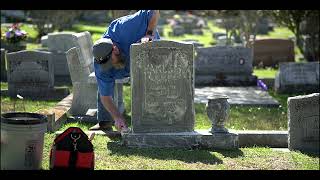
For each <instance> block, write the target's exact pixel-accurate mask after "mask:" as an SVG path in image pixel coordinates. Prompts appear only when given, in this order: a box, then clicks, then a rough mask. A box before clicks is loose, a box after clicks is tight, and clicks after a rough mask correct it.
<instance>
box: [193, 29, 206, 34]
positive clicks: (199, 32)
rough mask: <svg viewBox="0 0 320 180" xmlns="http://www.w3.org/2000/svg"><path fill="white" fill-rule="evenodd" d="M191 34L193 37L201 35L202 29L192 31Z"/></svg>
mask: <svg viewBox="0 0 320 180" xmlns="http://www.w3.org/2000/svg"><path fill="white" fill-rule="evenodd" d="M191 32H192V34H193V35H203V31H202V29H192V31H191Z"/></svg>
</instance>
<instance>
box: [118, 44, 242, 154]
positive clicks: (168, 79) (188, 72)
mask: <svg viewBox="0 0 320 180" xmlns="http://www.w3.org/2000/svg"><path fill="white" fill-rule="evenodd" d="M130 57H131V86H132V88H131V96H132V102H131V103H132V104H131V109H132V116H131V124H132V129H131V130H130V131H129V132H123V133H122V139H121V143H122V144H123V145H125V146H128V147H139V148H145V147H153V148H183V149H185V148H187V149H191V148H205V149H208V148H209V149H212V148H215V149H236V148H238V135H237V134H234V133H228V132H224V133H211V132H209V131H207V132H200V131H196V130H194V118H195V110H194V102H193V97H194V62H193V60H194V45H193V44H191V43H183V42H174V41H154V42H148V43H143V44H141V43H140V44H133V45H131V51H130Z"/></svg>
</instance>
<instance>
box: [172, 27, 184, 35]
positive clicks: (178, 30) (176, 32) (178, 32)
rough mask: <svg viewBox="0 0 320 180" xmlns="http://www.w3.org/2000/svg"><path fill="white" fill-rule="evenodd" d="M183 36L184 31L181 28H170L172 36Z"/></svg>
mask: <svg viewBox="0 0 320 180" xmlns="http://www.w3.org/2000/svg"><path fill="white" fill-rule="evenodd" d="M184 34H185V30H184V28H183V27H182V26H179V25H176V26H173V27H172V35H173V36H182V35H184Z"/></svg>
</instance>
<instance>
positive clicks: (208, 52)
mask: <svg viewBox="0 0 320 180" xmlns="http://www.w3.org/2000/svg"><path fill="white" fill-rule="evenodd" d="M196 52H197V55H196V59H195V84H196V85H200V86H201V85H213V86H216V85H222V86H248V85H256V80H257V77H256V76H253V75H252V72H253V67H252V50H251V49H249V48H245V47H230V46H215V47H206V48H197V49H196Z"/></svg>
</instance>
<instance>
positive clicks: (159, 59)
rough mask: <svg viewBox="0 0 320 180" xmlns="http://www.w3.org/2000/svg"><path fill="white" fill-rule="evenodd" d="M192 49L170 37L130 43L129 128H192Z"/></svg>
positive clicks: (172, 130) (159, 129)
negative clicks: (130, 121)
mask: <svg viewBox="0 0 320 180" xmlns="http://www.w3.org/2000/svg"><path fill="white" fill-rule="evenodd" d="M193 52H194V47H193V45H192V44H190V43H179V42H174V41H155V42H152V43H145V44H133V45H131V52H130V53H131V86H132V129H133V132H135V133H141V132H190V131H193V128H194V115H195V114H194V106H193V96H194V82H193V81H194V80H193V74H194V70H193V57H194V53H193Z"/></svg>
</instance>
